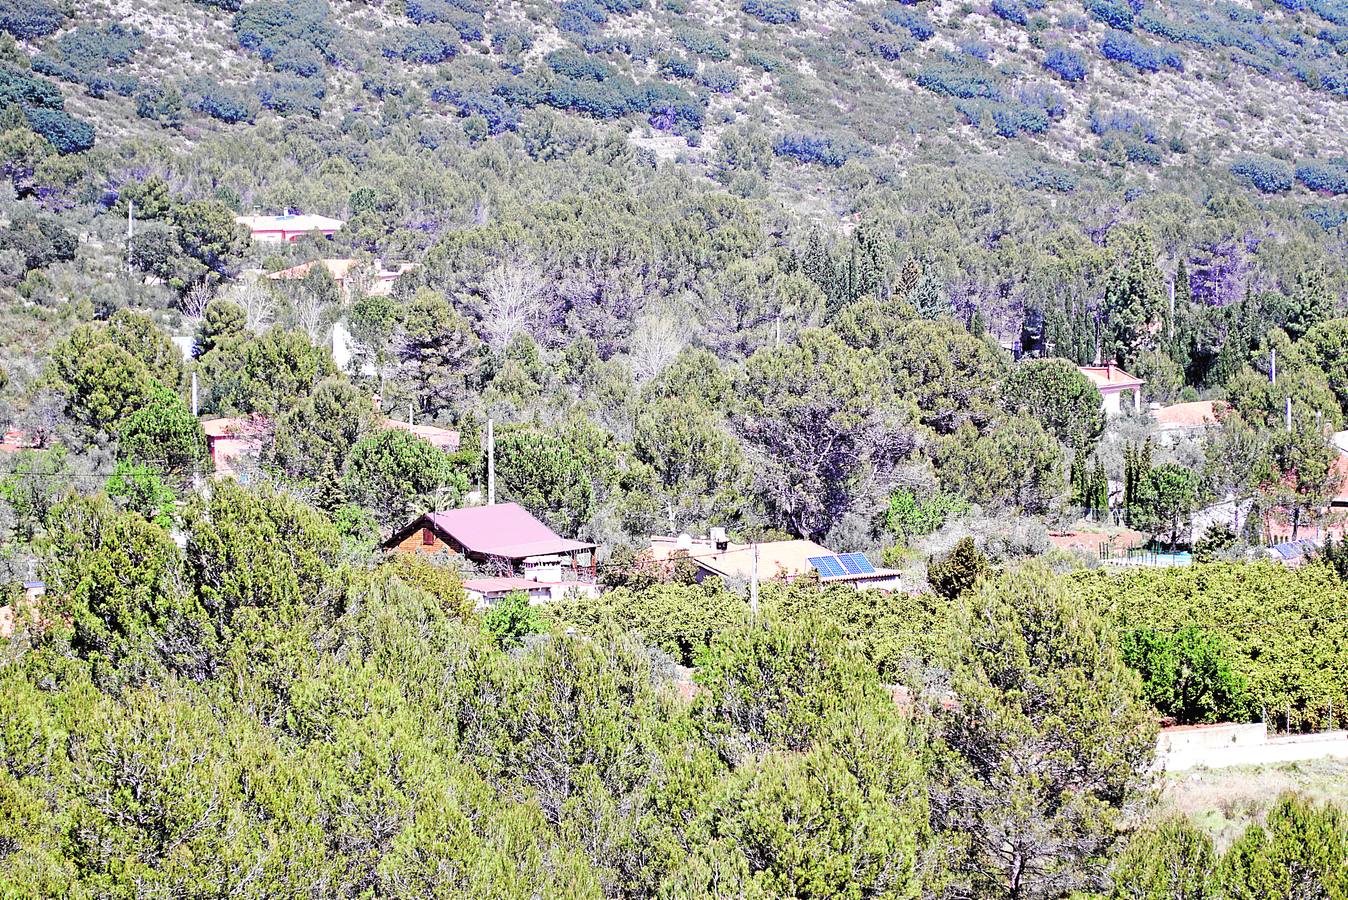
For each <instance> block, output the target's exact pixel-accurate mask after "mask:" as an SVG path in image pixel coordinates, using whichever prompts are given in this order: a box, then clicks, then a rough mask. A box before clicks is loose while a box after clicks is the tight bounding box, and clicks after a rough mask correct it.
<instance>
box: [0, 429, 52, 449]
mask: <svg viewBox="0 0 1348 900" xmlns="http://www.w3.org/2000/svg"><path fill="white" fill-rule="evenodd" d="M40 449H42V448H41V446H40V442H39V441H38V440H37V438H35V437H33V436H32V435H31V434H29V433H28V432H26V431H24V430H22V429H20V428H11V429H9V430H8V431H6V432H5V433H4V435H2V436H0V453H20V452H22V451H24V450H40Z"/></svg>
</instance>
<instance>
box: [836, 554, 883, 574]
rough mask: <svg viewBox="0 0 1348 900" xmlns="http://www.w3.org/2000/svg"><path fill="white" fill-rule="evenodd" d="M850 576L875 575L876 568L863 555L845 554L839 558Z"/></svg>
mask: <svg viewBox="0 0 1348 900" xmlns="http://www.w3.org/2000/svg"><path fill="white" fill-rule="evenodd" d="M838 561H839V562H840V563H842V567H843V568H844V569H846V570H847V574H848V575H874V574H875V566H873V565H871V561H870V560H869V559H867V558H866V557H865V555H864V554H861V553H844V554H842V555H841V556H839V557H838Z"/></svg>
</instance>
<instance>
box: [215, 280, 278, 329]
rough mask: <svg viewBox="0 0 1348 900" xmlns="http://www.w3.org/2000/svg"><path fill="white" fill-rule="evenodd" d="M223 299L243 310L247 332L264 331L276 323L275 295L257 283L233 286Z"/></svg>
mask: <svg viewBox="0 0 1348 900" xmlns="http://www.w3.org/2000/svg"><path fill="white" fill-rule="evenodd" d="M225 299H226V300H229V301H230V302H231V303H234V304H236V305H237V306H238V307H239V308H240V309H242V310H243V312H244V316H245V320H244V321H245V324H246V325H247V327H248V330H249V331H252V332H255V333H260V332H263V331H266V330H267V328H268V327H270V326H271V324H272V323H273V322H275V321H276V295H275V294H273V293H272V292H271V291H270V290H268V289H267V288H266V287H265V286H264V285H262V284H260V283H259V282H256V281H253V282H246V283H243V284H238V285H235V286H234V287H233V288H231V289H230V290H229V292H228V294H227V296H226V297H225Z"/></svg>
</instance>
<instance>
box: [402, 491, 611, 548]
mask: <svg viewBox="0 0 1348 900" xmlns="http://www.w3.org/2000/svg"><path fill="white" fill-rule="evenodd" d="M426 518H427V519H429V520H430V522H431V524H432V525H434V526H435V527H436V528H437V529H439V530H440V531H442V532H444V533H445V534H447V535H449V536H450V537H452V538H454V540H455V541H457V542H458V543H459V544H461V545H462V546H463V547H464V548H465V549H467V550H468V551H469V552H471V553H480V554H482V555H483V556H500V557H504V558H506V559H523V558H524V557H526V556H549V555H551V554H554V553H574V552H576V551H578V550H593V549H595V545H594V544H586V543H584V542H583V541H573V540H571V539H569V538H564V537H561V536H559V535H558V534H557V533H556V532H554V531H553V530H552V529H551V528H549V527H548V526H546V525H544V524H543V523H542V522H540V521H538V519H536V518H534V517H533V516H532V515H530V514H529V512H528V510H526V509H525V508H524V507H522V506H520V505H519V504H517V503H498V504H496V505H495V506H470V507H467V508H465V509H452V510H449V511H447V512H433V513H427V514H426Z"/></svg>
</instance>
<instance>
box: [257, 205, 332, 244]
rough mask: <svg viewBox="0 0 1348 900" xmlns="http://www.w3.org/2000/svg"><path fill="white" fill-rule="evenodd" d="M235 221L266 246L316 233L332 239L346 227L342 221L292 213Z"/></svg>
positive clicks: (288, 241) (296, 239)
mask: <svg viewBox="0 0 1348 900" xmlns="http://www.w3.org/2000/svg"><path fill="white" fill-rule="evenodd" d="M234 221H236V222H238V223H239V224H240V225H246V226H248V231H249V233H250V234H251V235H252V236H253V240H255V241H258V242H259V243H264V244H285V243H290V242H292V241H298V240H299V239H300V238H302V237H304V236H305V235H306V234H315V233H317V234H321V235H323V237H325V238H330V237H332V236H333V235H334V234H336V233H337V232H339V231H341V230H342V227H343V226H344V225H346V222H344V221H342V220H341V219H333V218H329V217H328V216H316V215H311V214H307V213H292V212H286V213H284V214H283V215H279V216H235V217H234Z"/></svg>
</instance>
